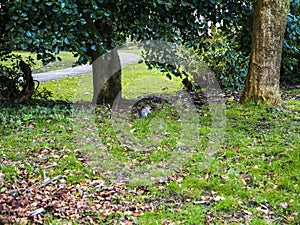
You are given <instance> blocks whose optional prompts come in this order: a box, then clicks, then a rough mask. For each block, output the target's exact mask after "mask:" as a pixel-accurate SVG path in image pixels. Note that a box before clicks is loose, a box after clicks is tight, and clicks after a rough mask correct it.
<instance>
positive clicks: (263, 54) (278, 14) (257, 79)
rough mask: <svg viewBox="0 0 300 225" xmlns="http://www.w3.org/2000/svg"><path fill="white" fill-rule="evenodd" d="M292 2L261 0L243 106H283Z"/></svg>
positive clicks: (242, 97) (286, 0) (242, 100)
mask: <svg viewBox="0 0 300 225" xmlns="http://www.w3.org/2000/svg"><path fill="white" fill-rule="evenodd" d="M289 5H290V0H258V1H257V5H256V9H255V12H254V21H253V37H252V46H251V57H250V63H249V71H248V76H247V79H246V82H245V89H244V92H243V94H242V96H241V103H245V102H249V101H254V102H256V103H260V102H262V103H268V104H272V105H277V106H281V104H282V99H281V96H280V93H279V79H280V65H281V54H282V45H283V40H284V32H285V26H286V20H287V15H288V11H289Z"/></svg>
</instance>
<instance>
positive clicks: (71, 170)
mask: <svg viewBox="0 0 300 225" xmlns="http://www.w3.org/2000/svg"><path fill="white" fill-rule="evenodd" d="M122 76H123V77H122V78H123V79H122V82H123V83H122V85H123V91H124V93H123V95H124V97H126V98H135V97H137V96H141V95H144V94H145V93H156V92H159V93H172V92H174V91H176V90H179V89H180V88H181V85H180V82H179V81H178V80H172V81H169V80H168V79H166V78H165V77H163V76H161V74H158V73H156V72H155V71H149V70H147V69H146V67H145V66H144V65H142V64H132V65H129V66H126V67H125V68H124V70H123V75H122ZM91 80H92V78H91V74H87V75H80V76H78V77H72V78H64V79H61V80H59V81H51V82H45V83H41V86H42V87H46V88H49V90H52V91H53V99H54V100H55V101H38V102H35V101H33V102H31V103H16V104H7V103H6V104H2V105H1V111H0V123H1V126H0V134H1V139H0V159H1V160H0V184H1V186H0V194H4V193H8V190H7V189H8V188H11V187H12V184H13V185H14V187H15V189H16V188H17V187H18V188H20V187H21V186H24V185H25V184H27V183H30V185H33V184H37V183H39V182H41V181H43V180H44V178H45V176H46V177H50V178H53V177H55V176H58V175H61V176H62V177H63V179H64V180H65V182H66V184H67V186H68V187H69V188H70V190H72V191H74V189H72V187H73V188H75V190H78V192H75V193H76V194H74V195H76V196H81V195H80V193H85V195H87V196H90V197H89V201H88V202H87V204H88V205H89V206H90V207H91V208H89V210H86V211H80V213H81V214H80V215H81V216H82V218H83V217H84V216H86V217H87V216H90V217H91V218H93V219H94V220H95V221H97V223H99V224H120V220H122V219H124V218H125V219H126V218H127V219H126V220H130V219H129V218H130V216H131V215H133V214H132V213H133V212H132V211H129V210H126V209H123V208H122V207H120V208H118V210H116V211H115V212H111V213H110V215H108V216H107V217H105V216H103V213H102V212H99V210H95V209H92V206H95V201H96V200H97V199H99V198H102V197H103V196H104V197H103V198H106V196H107V193H111V196H110V197H111V199H110V198H107V199H106V200H105V201H108V202H110V203H113V204H119V203H120V202H125V203H124V204H125V205H126V204H127V205H128V204H134V205H135V207H136V208H139V206H145V205H146V206H149V207H148V208H146V209H145V210H141V211H144V213H141V214H137V215H136V216H133V220H134V221H136V222H137V223H138V224H145V225H148V224H197V225H198V224H258V225H259V224H299V223H300V215H299V207H300V201H299V197H300V195H299V193H300V190H299V185H300V181H299V179H300V178H299V168H300V142H299V133H300V130H299V127H300V126H299V125H300V124H299V123H300V103H299V101H298V100H295V99H291V100H288V101H286V102H285V105H286V107H287V110H279V109H276V108H272V107H270V106H264V105H255V104H252V103H250V104H246V105H240V104H236V103H230V104H229V105H227V108H226V118H227V122H226V128H225V136H224V139H223V142H222V144H221V146H219V147H218V148H217V150H216V151H215V152H214V154H213V156H212V157H211V158H208V157H207V155H205V154H206V151H207V148H208V147H209V146H210V145H212V144H213V143H211V142H210V136H211V135H214V134H212V131H214V130H213V129H212V128H211V122H212V121H211V118H212V117H211V111H210V109H209V108H208V107H203V108H202V109H199V111H198V115H197V118H194V120H195V121H197V123H198V132H199V134H200V135H199V140H197V142H196V148H195V149H194V150H195V151H193V152H191V153H190V154H191V156H192V157H190V158H188V157H185V156H184V155H183V154H177V152H178V151H177V148H176V147H177V146H178V145H179V142H180V141H181V138H182V133H181V131H182V129H183V126H185V125H186V124H185V123H183V122H182V121H181V120H180V118H178V116H177V114H176V107H172V106H168V105H165V106H164V107H162V108H161V109H160V110H157V111H154V112H153V113H152V114H151V115H150V116H149V117H146V118H139V117H137V116H135V115H131V116H129V117H125V119H124V120H122V121H121V122H122V123H116V120H114V117H113V118H111V114H110V111H109V109H107V108H105V107H101V108H98V109H97V110H96V112H97V113H96V114H95V115H94V113H93V115H94V116H95V117H93V118H92V119H90V118H85V115H88V114H83V117H82V118H81V117H78V118H77V119H81V120H79V123H78V122H76V120H75V119H76V118H74V116H75V115H76V114H73V113H74V112H75V109H74V108H73V106H72V105H70V104H69V103H68V102H65V101H57V100H58V99H63V100H70V101H77V100H89V98H91V90H92V84H91ZM81 82H83V83H81ZM84 82H86V83H84ZM78 87H79V88H78ZM166 87H167V88H166ZM298 92H299V90H296V91H293V92H292V93H291V92H289V94H295V95H296V94H298ZM190 113H191V111H190ZM89 119H90V120H89ZM194 120H193V121H192V123H195V121H194ZM89 121H90V122H91V124H92V125H95V124H96V129H95V127H92V126H90V125H91V124H90V123H88V122H89ZM95 122H96V123H95ZM76 125H79V126H81V127H82V130H80V129H78V127H76ZM118 130H120V132H118ZM95 131H96V132H95ZM122 132H123V133H122ZM92 133H96V135H98V136H99V137H100V139H101V141H102V145H101V146H102V147H104V150H105V151H107V152H108V153H109V154H110V155H111V160H112V161H111V162H107V168H106V170H105V171H101V168H98V167H96V166H97V163H98V165H99V163H100V164H101V163H102V165H104V164H105V162H104V160H103V158H101V160H99V158H97V154H99V152H98V153H97V152H95V151H94V150H93V147H91V146H88V145H86V146H78V143H77V139H76V138H78V137H79V138H81V139H84V138H87V139H86V140H90V139H91V137H92V135H89V134H92ZM81 134H83V135H86V136H81ZM126 135H127V136H126ZM156 136H157V137H159V139H155V137H156ZM127 137H128V138H127ZM131 137H136V138H137V142H138V143H141V146H142V147H141V146H137V145H135V143H133V142H131V140H130V138H131ZM91 143H93V142H91ZM143 146H144V147H143ZM145 146H146V147H145ZM85 147H91V151H88V149H84V151H82V148H85ZM84 153H85V154H84ZM172 154H173V155H175V157H174V158H172ZM98 156H99V155H98ZM100 156H101V154H100ZM93 157H94V158H93ZM178 159H179V160H178ZM93 160H95V161H94V164H93ZM164 160H167V162H170V161H172V162H176V163H177V162H178V163H179V162H180V160H181V161H182V162H181V163H182V167H181V168H177V169H176V170H173V168H172V164H168V165H171V168H170V170H168V168H164V167H163V166H164V165H167V164H164V163H161V162H162V161H164ZM120 162H121V163H120ZM114 163H115V164H114ZM118 165H121V166H120V167H118ZM203 165H204V166H203ZM126 168H127V170H124V171H127V172H128V173H132V174H134V171H135V172H141V171H142V172H145V173H149V174H151V176H154V177H156V178H158V179H155V180H153V181H151V179H149V178H147V177H146V178H143V176H141V177H139V178H138V179H135V180H131V182H129V183H128V184H127V185H125V187H124V190H125V191H124V192H120V193H118V192H116V191H114V190H115V189H113V188H111V189H108V190H106V189H105V192H104V195H103V193H102V192H101V194H102V195H100V194H99V192H98V191H97V189H95V188H93V187H90V186H88V185H87V184H88V182H90V181H91V180H96V179H102V178H103V175H104V173H103V172H111V174H110V175H109V177H114V178H118V175H120V174H119V173H118V171H119V170H120V169H126ZM139 168H140V170H139ZM162 168H163V169H165V171H167V177H165V176H161V174H163V173H161V171H162V170H161V169H162ZM114 172H116V173H117V175H116V176H113V173H114ZM1 173H2V174H4V175H5V176H4V178H3V176H1ZM160 178H161V179H160ZM21 181H23V182H25V183H23V184H22V182H21ZM110 182H111V181H109V180H106V185H108V186H109V185H111V183H110ZM61 185H63V184H61ZM49 188H50V187H49ZM51 188H52V186H51ZM61 188H62V187H61ZM79 190H80V191H79ZM122 190H123V189H122ZM57 192H58V190H56V189H55V191H53V192H51V194H49V196H56V193H57ZM46 193H47V192H46ZM72 193H73V192H72ZM53 198H55V197H53ZM55 200H56V201H57V200H59V201H62V200H61V199H57V198H56V199H55ZM33 201H37V200H33ZM103 201H104V200H103ZM100 202H101V201H100ZM31 203H32V204H33V202H31ZM97 204H99V202H97ZM139 209H140V208H139ZM46 215H47V216H48V217H47V219H45V220H44V223H45V224H64V223H67V222H69V220H68V219H70V218H65V219H63V218H59V217H57V216H55V215H54V214H52V213H51V211H50V210H49V211H48V212H47V214H46ZM0 216H1V213H0ZM0 218H1V217H0ZM73 224H80V221H77V222H74V223H73Z"/></svg>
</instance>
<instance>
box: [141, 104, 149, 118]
mask: <svg viewBox="0 0 300 225" xmlns="http://www.w3.org/2000/svg"><path fill="white" fill-rule="evenodd" d="M150 113H151V107H150V106H146V107H145V108H143V109H142V110H141V111H140V117H146V116H148V115H149V114H150Z"/></svg>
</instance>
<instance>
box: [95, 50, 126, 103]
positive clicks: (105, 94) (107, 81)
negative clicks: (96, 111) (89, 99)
mask: <svg viewBox="0 0 300 225" xmlns="http://www.w3.org/2000/svg"><path fill="white" fill-rule="evenodd" d="M93 83H94V97H93V103H96V104H109V105H112V104H113V102H114V100H115V98H116V97H117V95H118V94H119V93H120V92H121V89H122V87H121V63H120V58H119V55H118V51H117V49H113V50H111V52H109V53H106V54H105V55H102V56H100V57H98V58H97V59H96V60H95V61H94V62H93Z"/></svg>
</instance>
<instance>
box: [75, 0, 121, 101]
mask: <svg viewBox="0 0 300 225" xmlns="http://www.w3.org/2000/svg"><path fill="white" fill-rule="evenodd" d="M77 3H78V5H79V6H80V5H81V4H80V2H77ZM79 11H80V12H81V13H82V14H83V17H84V19H85V20H86V25H85V28H86V31H87V32H88V33H93V32H95V33H99V34H100V36H101V35H103V36H104V37H105V38H104V41H103V43H102V44H103V45H105V49H106V50H111V51H110V52H107V53H105V54H103V53H104V52H97V51H93V50H90V51H89V53H88V54H89V55H90V56H91V57H92V68H93V87H94V95H93V101H92V102H93V103H94V104H101V105H103V104H109V105H112V104H113V102H114V100H115V98H116V97H117V96H118V94H119V93H120V92H121V90H122V86H121V63H120V58H119V55H118V52H117V50H116V49H114V48H113V47H112V46H113V45H112V40H113V36H114V33H113V27H112V24H110V22H108V21H106V20H105V19H98V20H95V21H94V20H93V19H92V18H91V17H90V15H89V14H88V13H85V12H84V8H82V6H81V7H80V8H79ZM99 47H100V46H99V45H97V49H99ZM101 47H103V46H101Z"/></svg>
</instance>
